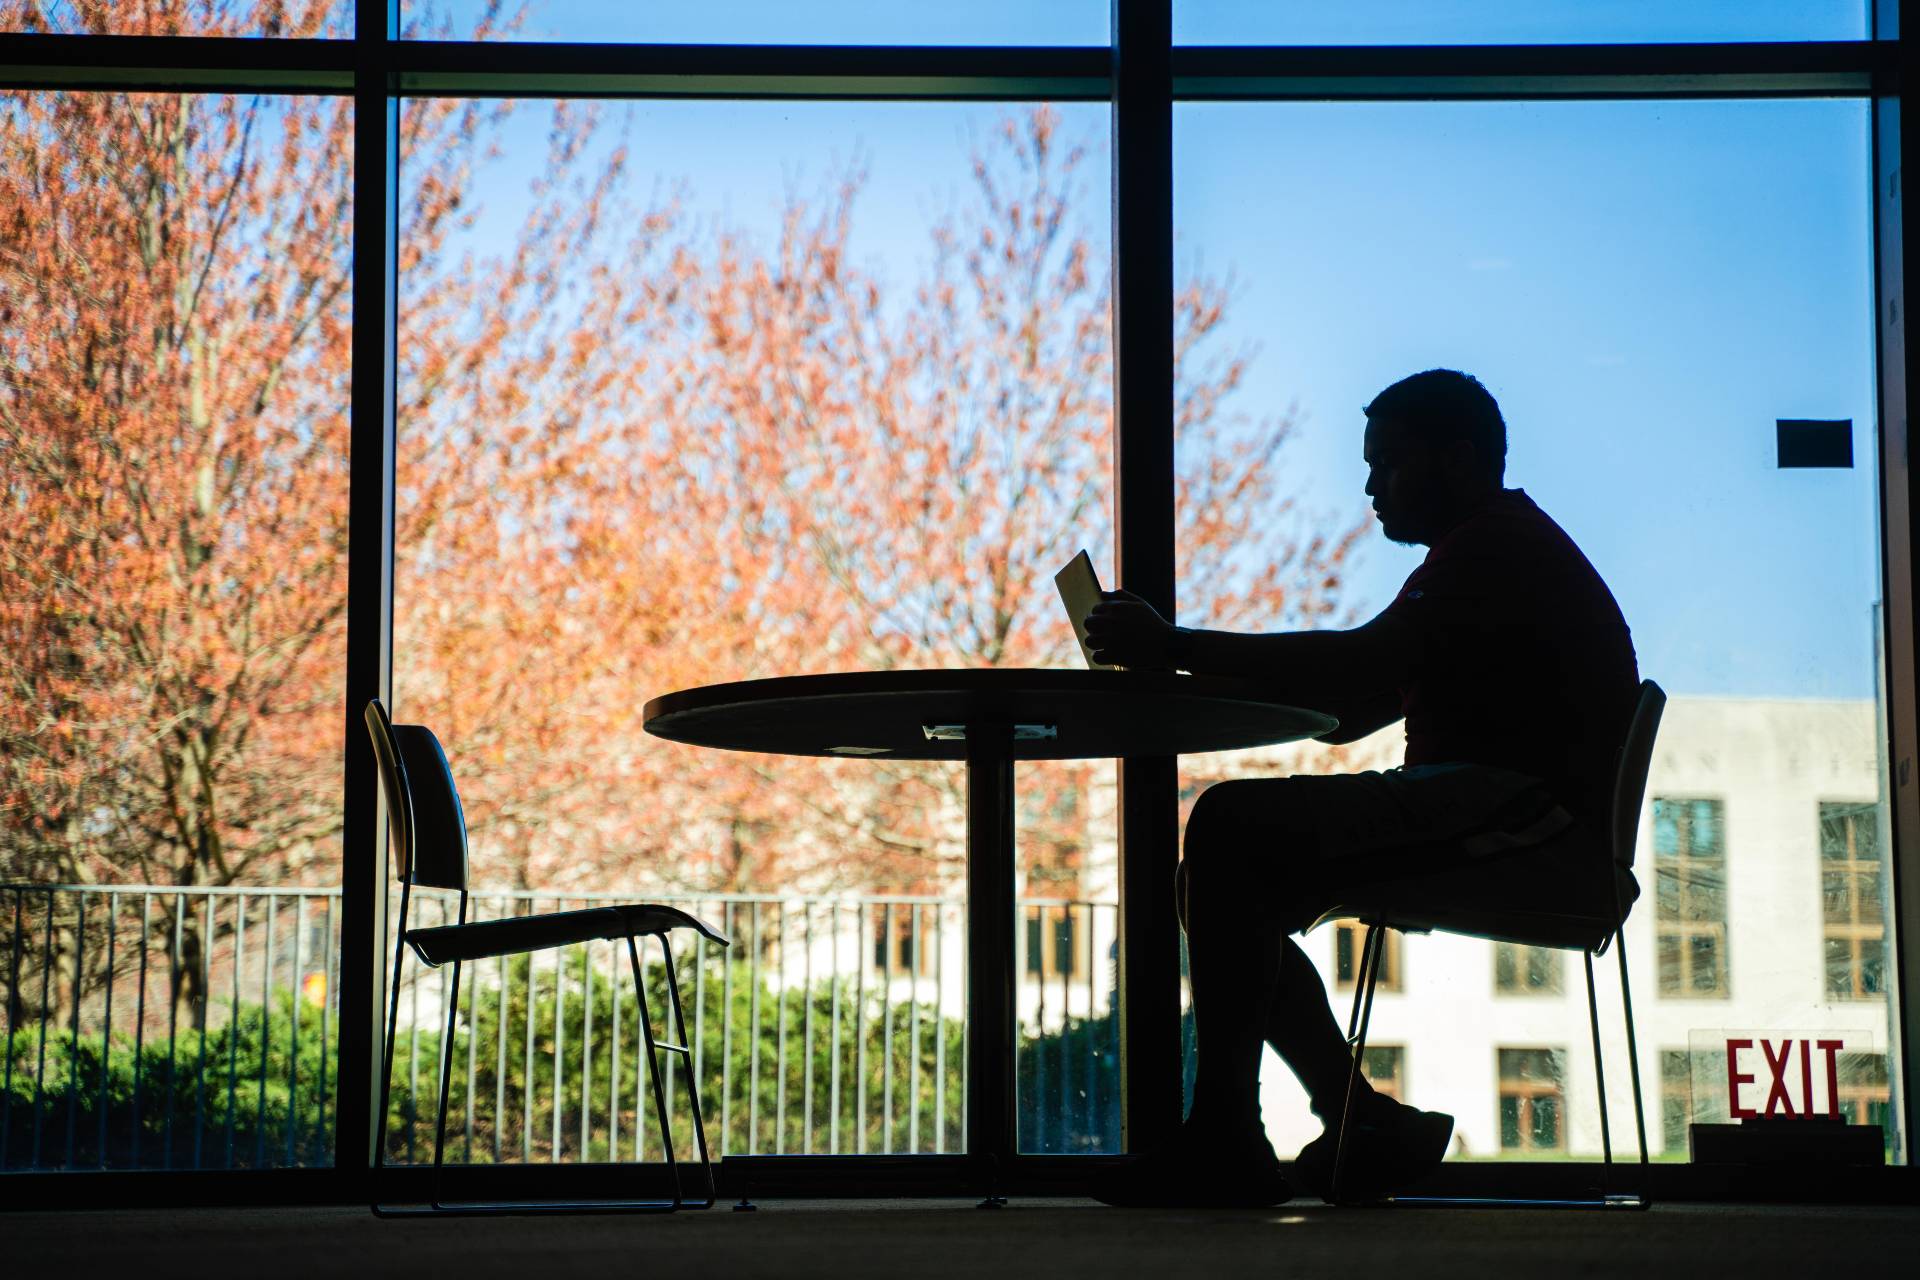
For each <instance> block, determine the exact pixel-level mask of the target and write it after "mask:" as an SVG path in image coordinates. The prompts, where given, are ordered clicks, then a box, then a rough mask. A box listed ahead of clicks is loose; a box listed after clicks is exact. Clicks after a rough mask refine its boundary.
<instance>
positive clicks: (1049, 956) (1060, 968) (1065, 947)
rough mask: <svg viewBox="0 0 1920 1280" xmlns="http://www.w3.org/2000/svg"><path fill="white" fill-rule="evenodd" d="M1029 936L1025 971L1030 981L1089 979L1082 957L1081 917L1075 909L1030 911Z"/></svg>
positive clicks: (1034, 909)
mask: <svg viewBox="0 0 1920 1280" xmlns="http://www.w3.org/2000/svg"><path fill="white" fill-rule="evenodd" d="M1026 935H1027V938H1026V942H1027V945H1026V960H1025V963H1024V968H1025V971H1026V975H1027V976H1028V977H1029V978H1062V977H1064V978H1068V979H1077V978H1081V977H1084V976H1085V971H1084V967H1083V965H1082V964H1081V954H1080V953H1081V949H1082V948H1081V946H1080V914H1079V912H1078V911H1076V910H1075V909H1074V908H1073V907H1069V906H1057V907H1028V908H1027V909H1026Z"/></svg>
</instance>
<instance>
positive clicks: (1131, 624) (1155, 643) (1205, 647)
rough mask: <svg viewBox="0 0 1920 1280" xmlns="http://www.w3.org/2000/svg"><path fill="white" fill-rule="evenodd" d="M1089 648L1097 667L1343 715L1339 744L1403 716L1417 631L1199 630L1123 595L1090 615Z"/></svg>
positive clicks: (1384, 623)
mask: <svg viewBox="0 0 1920 1280" xmlns="http://www.w3.org/2000/svg"><path fill="white" fill-rule="evenodd" d="M1087 642H1088V645H1089V646H1090V647H1091V648H1092V649H1093V651H1094V654H1093V656H1094V660H1095V661H1097V662H1112V663H1117V664H1118V665H1120V666H1126V667H1149V668H1152V667H1160V668H1176V669H1180V670H1185V671H1191V672H1193V673H1194V674H1196V675H1217V676H1233V677H1236V678H1239V679H1242V680H1251V681H1256V682H1258V683H1259V684H1260V685H1262V686H1263V687H1265V688H1266V689H1268V690H1270V691H1272V692H1273V694H1274V695H1275V696H1277V697H1279V698H1281V699H1283V700H1285V701H1287V702H1291V703H1294V704H1295V705H1297V706H1303V707H1312V708H1314V709H1315V710H1324V711H1326V712H1327V713H1328V714H1329V715H1333V716H1337V717H1339V719H1340V721H1341V728H1340V732H1339V733H1338V734H1337V735H1336V739H1337V740H1339V741H1350V740H1351V739H1348V738H1347V737H1346V734H1347V732H1348V728H1349V726H1350V725H1351V726H1353V727H1354V728H1357V729H1360V733H1359V734H1358V735H1356V736H1364V735H1365V734H1367V733H1371V732H1373V731H1374V730H1375V729H1378V728H1381V727H1383V726H1385V725H1388V724H1391V723H1393V721H1394V720H1396V719H1398V718H1399V698H1398V693H1397V692H1396V691H1397V690H1399V689H1400V688H1402V687H1403V686H1404V685H1405V684H1406V683H1407V679H1408V677H1409V675H1410V674H1411V672H1412V669H1413V662H1414V643H1413V636H1412V633H1411V631H1410V629H1409V628H1408V627H1407V626H1406V624H1405V623H1404V622H1403V621H1401V620H1400V619H1399V618H1397V617H1394V616H1393V615H1392V614H1391V613H1383V614H1380V615H1379V616H1378V617H1375V618H1374V619H1373V620H1372V621H1371V622H1368V623H1365V624H1364V625H1362V626H1358V627H1354V628H1352V629H1350V630H1346V631H1283V632H1277V633H1274V634H1270V635H1248V634H1242V633H1239V632H1232V631H1194V630H1189V629H1187V628H1185V627H1175V626H1173V625H1172V624H1170V623H1168V622H1167V621H1166V619H1164V618H1162V617H1161V616H1160V615H1159V614H1158V613H1157V612H1155V610H1154V609H1153V607H1152V606H1151V605H1149V604H1148V603H1147V602H1146V601H1144V600H1142V599H1140V597H1138V596H1135V595H1132V594H1130V593H1128V592H1124V591H1109V592H1106V593H1105V594H1104V597H1103V598H1102V600H1101V602H1100V604H1099V605H1097V606H1095V608H1094V610H1093V612H1092V613H1090V614H1089V615H1088V616H1087ZM1389 694H1392V695H1393V701H1392V703H1391V705H1389V703H1388V701H1387V699H1388V695H1389ZM1343 713H1344V714H1343Z"/></svg>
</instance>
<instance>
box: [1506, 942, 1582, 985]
mask: <svg viewBox="0 0 1920 1280" xmlns="http://www.w3.org/2000/svg"><path fill="white" fill-rule="evenodd" d="M1565 969H1566V956H1565V954H1564V953H1563V952H1560V951H1558V950H1556V949H1554V948H1553V947H1527V946H1522V945H1520V944H1519V943H1517V942H1496V943H1494V944H1493V989H1494V990H1495V991H1497V992H1499V993H1500V994H1501V995H1503V996H1557V995H1559V994H1560V993H1561V992H1562V991H1563V990H1565V987H1564V985H1563V980H1562V977H1561V975H1562V973H1563V972H1564V970H1565Z"/></svg>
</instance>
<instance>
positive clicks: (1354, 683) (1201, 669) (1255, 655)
mask: <svg viewBox="0 0 1920 1280" xmlns="http://www.w3.org/2000/svg"><path fill="white" fill-rule="evenodd" d="M1182 630H1183V631H1185V633H1186V634H1185V635H1183V636H1181V637H1180V638H1179V639H1178V640H1177V642H1176V646H1175V654H1176V665H1177V666H1179V667H1180V668H1181V669H1183V670H1186V671H1191V672H1193V673H1194V674H1195V675H1214V676H1233V677H1236V678H1238V679H1243V680H1255V681H1258V682H1259V683H1260V684H1261V685H1263V686H1265V687H1266V688H1267V689H1269V690H1271V691H1272V692H1273V693H1274V694H1275V695H1276V696H1278V697H1281V698H1283V699H1285V700H1286V701H1288V702H1291V703H1294V704H1295V705H1297V706H1303V707H1313V708H1316V709H1324V710H1332V709H1333V708H1335V707H1339V706H1345V705H1348V704H1350V703H1353V702H1355V701H1358V700H1362V699H1365V698H1367V697H1369V696H1371V695H1374V694H1377V693H1379V692H1380V690H1381V689H1383V688H1391V687H1392V686H1393V683H1394V682H1393V679H1392V675H1391V673H1390V672H1388V671H1385V670H1383V663H1382V661H1381V658H1382V655H1381V654H1380V653H1378V652H1376V650H1377V649H1378V648H1379V646H1378V645H1377V644H1376V643H1374V642H1373V640H1372V638H1371V637H1369V636H1368V635H1367V634H1366V633H1365V632H1364V631H1362V630H1355V631H1281V632H1275V633H1273V634H1269V635H1250V634H1246V633H1243V632H1237V631H1197V630H1193V629H1192V628H1182Z"/></svg>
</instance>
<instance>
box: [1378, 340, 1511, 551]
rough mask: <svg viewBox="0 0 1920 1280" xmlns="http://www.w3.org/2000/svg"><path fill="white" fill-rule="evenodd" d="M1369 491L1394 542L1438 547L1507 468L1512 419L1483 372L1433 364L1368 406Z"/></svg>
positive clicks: (1498, 483) (1393, 386)
mask: <svg viewBox="0 0 1920 1280" xmlns="http://www.w3.org/2000/svg"><path fill="white" fill-rule="evenodd" d="M1366 415H1367V432H1366V442H1365V446H1364V448H1365V456H1366V460H1367V496H1368V497H1370V498H1372V499H1373V510H1374V513H1375V514H1376V515H1378V516H1379V517H1380V527H1381V529H1382V530H1383V531H1384V532H1385V533H1386V535H1387V537H1389V538H1391V539H1392V540H1393V541H1395V542H1405V543H1422V544H1426V545H1429V546H1430V545H1432V543H1433V542H1434V540H1435V539H1437V538H1438V537H1439V536H1440V535H1441V534H1444V533H1445V532H1446V531H1447V530H1449V529H1451V528H1452V527H1453V526H1454V525H1455V524H1456V523H1458V522H1459V519H1460V517H1461V516H1463V515H1465V514H1466V512H1467V511H1468V510H1470V509H1471V508H1472V507H1473V506H1474V505H1475V504H1477V503H1478V502H1479V501H1480V500H1481V499H1482V498H1484V497H1486V495H1487V494H1489V493H1491V492H1493V491H1494V490H1496V489H1498V488H1500V481H1501V478H1502V477H1503V476H1504V475H1505V474H1506V467H1507V424H1506V421H1505V420H1504V419H1502V418H1501V416H1500V406H1499V405H1498V404H1495V403H1494V399H1493V397H1492V396H1491V395H1490V394H1488V392H1487V389H1486V388H1485V387H1483V386H1481V385H1480V380H1479V379H1478V378H1475V377H1472V376H1471V375H1469V374H1464V373H1461V372H1459V371H1458V370H1455V369H1429V370H1427V371H1426V372H1425V373H1416V374H1414V375H1413V376H1412V377H1410V378H1402V379H1401V380H1400V381H1398V382H1396V383H1394V384H1393V385H1392V386H1390V387H1388V388H1387V389H1386V390H1385V391H1382V392H1381V393H1380V394H1379V395H1377V396H1375V397H1374V398H1373V403H1371V404H1369V405H1368V406H1367V408H1366Z"/></svg>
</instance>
